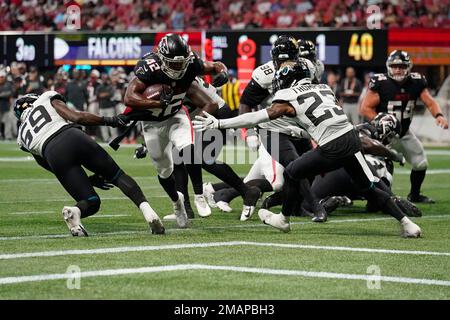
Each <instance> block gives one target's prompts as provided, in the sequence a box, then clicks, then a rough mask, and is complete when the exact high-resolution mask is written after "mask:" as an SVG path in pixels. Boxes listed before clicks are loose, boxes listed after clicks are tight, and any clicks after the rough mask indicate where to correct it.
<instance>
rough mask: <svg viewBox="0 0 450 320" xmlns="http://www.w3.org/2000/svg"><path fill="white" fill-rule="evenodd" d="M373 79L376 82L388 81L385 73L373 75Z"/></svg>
mask: <svg viewBox="0 0 450 320" xmlns="http://www.w3.org/2000/svg"><path fill="white" fill-rule="evenodd" d="M372 79H375V80H376V81H384V80H387V79H388V78H387V76H386V74H384V73H376V74H374V75H373V77H372Z"/></svg>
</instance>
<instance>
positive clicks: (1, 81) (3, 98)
mask: <svg viewBox="0 0 450 320" xmlns="http://www.w3.org/2000/svg"><path fill="white" fill-rule="evenodd" d="M6 76H7V74H6V70H5V69H1V70H0V135H1V138H2V139H5V140H13V139H14V137H15V136H16V133H15V132H14V126H15V124H16V123H17V119H16V120H14V118H15V117H14V115H12V114H11V113H12V111H11V110H12V109H11V102H12V97H13V92H14V88H13V85H12V83H11V82H9V81H7V80H6Z"/></svg>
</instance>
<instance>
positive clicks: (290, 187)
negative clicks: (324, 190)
mask: <svg viewBox="0 0 450 320" xmlns="http://www.w3.org/2000/svg"><path fill="white" fill-rule="evenodd" d="M275 80H276V81H275V85H276V86H275V91H276V94H275V96H274V98H273V101H272V106H271V107H269V108H266V109H263V110H260V111H257V112H253V113H252V114H243V115H240V116H238V117H235V118H231V119H224V120H218V119H216V118H214V117H213V116H211V115H209V114H207V113H204V114H205V116H204V117H202V116H197V117H196V120H195V121H194V122H193V124H194V129H196V130H205V129H211V128H224V129H225V128H239V127H251V126H254V125H256V124H258V123H262V122H268V121H270V120H273V119H276V118H279V117H281V116H286V117H290V118H293V119H295V120H296V122H297V123H298V126H301V127H302V128H303V129H305V130H306V131H307V132H308V133H309V134H310V135H311V137H312V138H313V139H314V140H315V141H316V142H317V145H318V147H317V148H316V149H314V150H312V151H310V152H307V153H305V154H303V155H302V156H300V157H299V158H297V159H296V160H294V161H293V162H291V163H290V164H289V165H288V166H287V168H286V169H285V173H284V178H285V183H284V187H283V193H284V194H285V197H284V199H283V206H282V213H280V214H274V213H272V212H270V211H269V210H266V209H260V210H259V212H258V215H259V217H260V219H261V221H263V222H264V223H265V224H269V225H271V226H273V227H275V228H277V229H279V230H281V231H283V232H289V231H290V229H291V227H290V222H289V220H290V216H291V215H293V214H294V211H295V207H296V203H297V199H298V198H299V192H300V190H299V187H298V186H299V182H300V181H301V180H302V179H305V178H308V177H311V176H316V175H317V174H320V173H324V172H329V171H332V170H336V169H338V168H340V167H343V168H344V169H345V170H346V171H347V172H348V174H349V175H350V176H351V178H352V179H353V181H355V183H357V185H358V187H359V188H360V189H361V190H362V193H363V194H364V196H365V197H366V199H369V200H370V201H376V202H377V203H379V205H380V207H381V209H382V211H383V212H385V213H387V214H390V215H392V216H393V217H395V218H396V219H397V220H398V221H399V222H400V225H401V227H402V236H404V237H419V236H420V235H421V229H420V228H419V227H418V226H417V225H416V224H415V223H414V222H412V221H411V220H410V219H409V218H408V217H406V216H405V215H404V214H403V212H402V211H401V209H400V208H399V207H398V206H397V205H396V204H395V202H394V201H393V200H392V198H391V197H390V196H389V194H388V193H386V192H384V191H383V190H380V189H379V188H377V187H376V186H375V184H374V182H375V179H374V177H373V174H372V172H371V171H370V169H369V167H368V166H367V163H366V161H365V159H364V156H363V154H362V147H361V141H360V139H359V137H358V135H357V133H356V130H355V129H354V127H353V125H352V124H351V123H350V122H349V121H348V119H347V117H346V115H345V113H344V111H343V110H342V108H341V107H339V106H338V105H337V101H336V97H335V96H334V94H333V92H332V91H331V89H330V87H328V86H327V85H325V84H312V83H311V80H312V75H311V73H310V70H309V68H308V67H307V65H306V64H305V63H304V61H297V62H285V63H283V64H282V65H281V66H280V69H279V70H278V71H277V73H276V78H275ZM302 195H303V193H302ZM322 209H323V208H322ZM323 210H324V209H323Z"/></svg>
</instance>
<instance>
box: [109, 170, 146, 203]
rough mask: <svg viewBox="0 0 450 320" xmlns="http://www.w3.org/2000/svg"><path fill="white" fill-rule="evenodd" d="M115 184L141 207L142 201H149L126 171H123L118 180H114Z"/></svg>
mask: <svg viewBox="0 0 450 320" xmlns="http://www.w3.org/2000/svg"><path fill="white" fill-rule="evenodd" d="M114 185H115V186H117V187H118V188H119V189H120V190H121V191H122V192H123V194H125V195H126V196H127V197H128V198H130V199H131V201H133V202H134V204H135V205H136V207H139V205H140V204H141V203H142V202H146V201H147V199H146V198H145V196H144V193H143V192H142V190H141V188H140V187H139V185H138V184H137V183H136V181H135V180H134V179H133V178H131V177H130V176H129V175H127V174H126V173H122V174H121V175H120V176H119V177H118V178H117V179H116V180H114Z"/></svg>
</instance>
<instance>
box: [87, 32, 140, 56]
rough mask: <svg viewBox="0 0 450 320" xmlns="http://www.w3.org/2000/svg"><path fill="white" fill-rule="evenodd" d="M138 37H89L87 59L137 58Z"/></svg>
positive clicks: (138, 50)
mask: <svg viewBox="0 0 450 320" xmlns="http://www.w3.org/2000/svg"><path fill="white" fill-rule="evenodd" d="M141 44H142V43H141V38H139V37H109V38H106V37H89V38H88V57H89V59H139V58H140V57H141Z"/></svg>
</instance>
